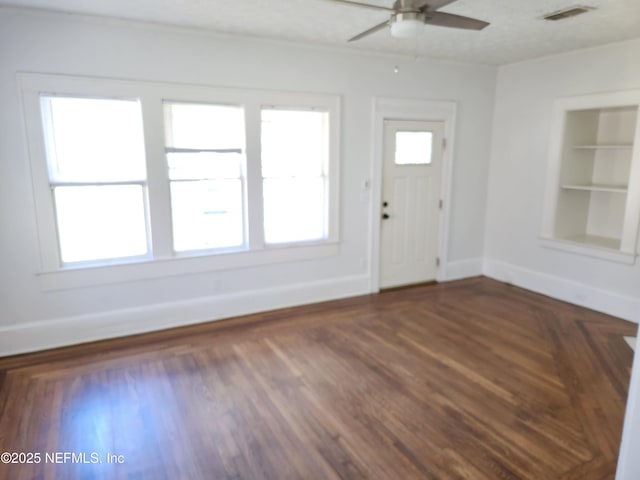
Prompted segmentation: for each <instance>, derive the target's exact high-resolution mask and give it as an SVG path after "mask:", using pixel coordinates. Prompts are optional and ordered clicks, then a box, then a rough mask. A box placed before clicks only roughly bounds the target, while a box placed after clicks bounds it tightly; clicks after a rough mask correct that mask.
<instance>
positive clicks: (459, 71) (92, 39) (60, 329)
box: [0, 7, 495, 356]
mask: <svg viewBox="0 0 640 480" xmlns="http://www.w3.org/2000/svg"><path fill="white" fill-rule="evenodd" d="M396 64H398V65H399V66H400V72H399V73H398V74H394V73H393V66H394V65H396ZM17 72H42V73H62V74H72V75H88V76H101V77H111V78H126V79H137V80H152V81H162V82H182V83H191V84H194V83H195V84H206V85H214V86H222V87H225V86H231V87H239V88H243V87H246V88H259V89H274V90H283V91H302V92H322V93H332V94H338V95H340V96H341V97H342V119H341V120H342V132H341V135H342V139H343V142H342V151H341V154H342V156H341V161H342V169H341V188H340V193H341V205H342V212H341V243H340V251H339V254H337V255H335V256H331V257H328V258H323V259H318V260H313V261H305V262H290V263H280V264H273V265H267V266H261V267H254V268H243V269H237V270H226V271H216V272H203V273H199V274H194V275H182V276H173V277H166V278H163V277H160V278H157V279H153V280H144V281H135V282H129V283H124V284H109V285H102V286H95V287H87V288H71V289H65V290H54V291H43V289H42V284H41V282H40V280H39V278H38V275H37V274H38V272H39V259H38V253H37V252H38V249H37V243H36V242H37V234H36V229H35V219H34V210H33V194H32V190H31V184H30V172H29V163H28V153H27V144H26V140H25V131H24V125H23V122H22V117H21V106H20V99H19V91H18V82H17V79H16V73H17ZM494 88H495V69H494V68H490V67H482V66H473V65H458V64H447V63H443V62H436V61H414V60H411V59H408V58H393V57H389V56H382V55H380V56H378V55H372V54H368V55H363V54H356V53H349V52H346V51H337V50H329V49H320V48H313V47H308V46H298V45H293V44H284V43H276V42H266V41H262V42H261V41H259V40H255V39H242V38H238V37H231V36H224V35H208V34H204V33H202V32H189V31H187V30H181V29H175V28H168V27H167V28H164V27H157V26H149V25H146V26H145V25H142V24H135V23H127V22H122V21H113V20H100V19H95V18H85V17H78V16H72V15H63V14H53V13H43V12H34V11H23V10H18V9H12V8H2V7H0V105H2V107H3V108H2V109H0V229H1V230H0V356H1V355H3V354H4V355H6V354H9V353H13V352H18V351H26V350H30V349H37V348H45V347H49V346H54V345H62V344H66V343H73V342H76V341H80V340H88V339H92V338H104V337H108V336H115V335H123V334H128V333H133V332H136V331H145V330H151V329H157V328H163V327H167V326H171V325H179V324H186V323H190V322H195V321H203V320H207V319H215V318H222V317H228V316H232V315H236V314H241V313H247V312H252V311H258V310H263V309H269V308H276V307H279V306H285V305H294V304H300V303H306V302H312V301H319V300H324V299H328V298H337V297H340V296H349V295H355V294H361V293H366V292H367V290H368V285H369V280H370V279H369V275H370V266H368V265H367V261H366V260H367V259H368V258H369V252H368V245H369V241H368V236H369V235H371V234H372V232H371V231H370V223H371V222H370V218H369V214H368V212H369V201H370V195H371V194H370V191H367V190H365V189H364V188H363V185H364V183H365V180H366V179H368V178H369V177H370V176H371V172H372V168H373V166H372V164H371V157H372V146H373V142H374V139H373V138H372V131H371V129H372V121H371V118H372V105H373V98H374V97H376V96H384V97H403V98H420V99H430V100H453V101H455V102H457V126H456V145H455V159H454V169H453V185H454V190H453V195H452V199H453V200H452V205H451V208H452V214H451V231H450V234H449V245H448V252H449V258H448V259H446V260H447V261H448V262H452V263H454V264H455V263H457V264H464V262H465V261H467V260H469V261H471V262H473V261H475V262H478V259H479V258H480V257H481V255H482V251H483V236H484V211H485V200H486V177H487V171H488V158H489V155H488V154H489V145H490V138H491V137H490V129H491V119H492V108H493V100H494V98H493V94H494ZM478 273H479V272H478Z"/></svg>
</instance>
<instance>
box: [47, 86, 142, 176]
mask: <svg viewBox="0 0 640 480" xmlns="http://www.w3.org/2000/svg"><path fill="white" fill-rule="evenodd" d="M42 101H43V104H44V106H45V109H44V111H45V112H46V111H47V110H48V111H49V112H50V115H49V116H46V115H45V120H46V121H45V128H46V130H47V132H46V133H47V138H48V142H47V143H48V162H49V171H50V174H51V177H52V178H51V180H54V181H85V182H88V181H100V182H109V181H119V180H143V179H144V178H145V177H146V174H145V170H146V169H145V152H144V137H143V133H142V113H141V110H140V103H139V102H138V101H135V100H113V99H94V98H63V97H43V99H42ZM47 106H48V107H49V108H48V109H47Z"/></svg>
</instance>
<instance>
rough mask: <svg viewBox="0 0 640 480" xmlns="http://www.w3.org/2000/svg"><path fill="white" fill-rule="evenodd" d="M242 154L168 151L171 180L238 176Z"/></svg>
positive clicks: (242, 158)
mask: <svg viewBox="0 0 640 480" xmlns="http://www.w3.org/2000/svg"><path fill="white" fill-rule="evenodd" d="M243 160H244V156H243V155H240V154H237V153H213V152H194V153H168V154H167V161H168V162H169V178H170V179H171V180H196V179H203V180H204V179H215V178H239V177H240V167H241V164H242V161H243Z"/></svg>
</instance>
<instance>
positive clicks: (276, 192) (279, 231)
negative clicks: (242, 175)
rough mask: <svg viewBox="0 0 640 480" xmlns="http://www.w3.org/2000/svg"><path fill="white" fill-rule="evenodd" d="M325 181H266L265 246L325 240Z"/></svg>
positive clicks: (311, 179)
mask: <svg viewBox="0 0 640 480" xmlns="http://www.w3.org/2000/svg"><path fill="white" fill-rule="evenodd" d="M325 205H326V200H325V182H324V178H322V177H321V178H310V179H265V180H264V235H265V241H266V243H286V242H298V241H305V240H320V239H323V238H326V233H325V224H326V221H325V211H326V209H325Z"/></svg>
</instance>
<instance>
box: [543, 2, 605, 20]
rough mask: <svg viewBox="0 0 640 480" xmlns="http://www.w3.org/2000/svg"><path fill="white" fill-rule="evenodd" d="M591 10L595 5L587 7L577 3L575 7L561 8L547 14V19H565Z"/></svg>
mask: <svg viewBox="0 0 640 480" xmlns="http://www.w3.org/2000/svg"><path fill="white" fill-rule="evenodd" d="M589 10H594V7H585V6H583V5H576V6H574V7H569V8H565V9H564V10H559V11H557V12H553V13H549V14H547V15H545V16H544V17H542V18H544V19H545V20H553V21H555V20H564V19H565V18H569V17H575V16H576V15H582V14H583V13H587V12H588V11H589Z"/></svg>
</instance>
